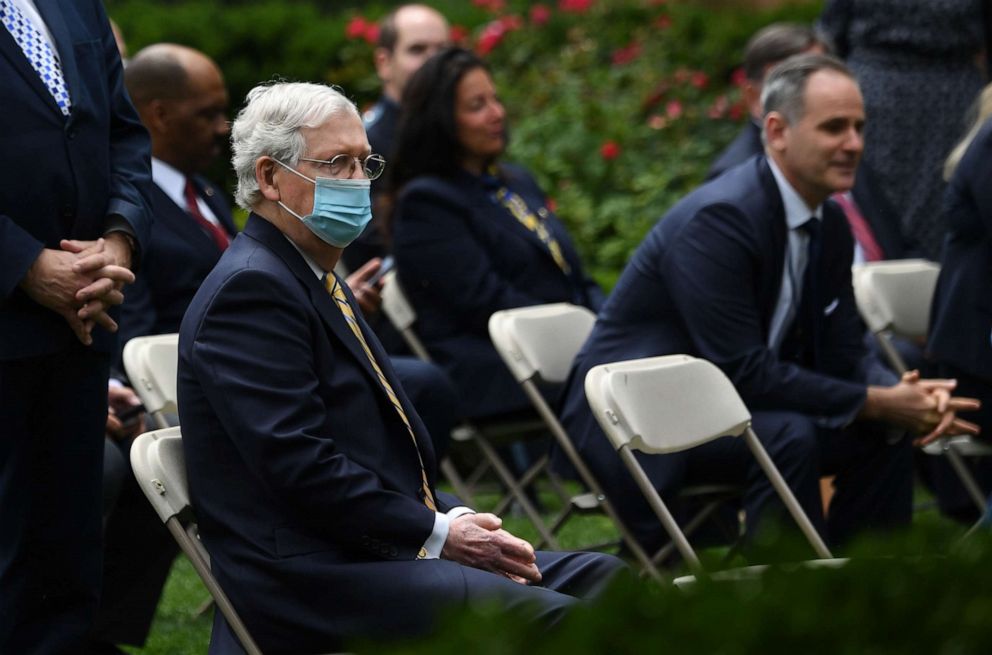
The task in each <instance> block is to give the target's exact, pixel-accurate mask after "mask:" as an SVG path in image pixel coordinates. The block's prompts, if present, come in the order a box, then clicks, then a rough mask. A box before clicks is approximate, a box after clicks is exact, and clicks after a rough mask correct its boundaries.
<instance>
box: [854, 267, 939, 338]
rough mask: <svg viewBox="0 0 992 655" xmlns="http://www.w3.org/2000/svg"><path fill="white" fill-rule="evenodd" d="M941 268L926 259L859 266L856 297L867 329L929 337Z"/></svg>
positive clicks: (855, 283)
mask: <svg viewBox="0 0 992 655" xmlns="http://www.w3.org/2000/svg"><path fill="white" fill-rule="evenodd" d="M939 274H940V266H939V265H938V264H935V263H933V262H931V261H927V260H925V259H898V260H892V261H886V262H871V263H867V264H859V265H857V266H855V267H854V268H853V269H852V281H853V283H854V298H855V301H856V302H857V304H858V311H859V312H860V313H861V317H862V318H863V319H864V321H865V323H866V324H867V325H868V329H870V330H871V331H872V332H875V333H878V332H881V331H883V330H892V331H893V332H894V333H896V334H897V335H899V336H902V337H906V338H910V339H915V338H922V337H926V334H927V328H928V325H929V321H930V304H931V302H932V301H933V292H934V288H935V287H936V286H937V276H938V275H939Z"/></svg>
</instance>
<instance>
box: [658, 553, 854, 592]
mask: <svg viewBox="0 0 992 655" xmlns="http://www.w3.org/2000/svg"><path fill="white" fill-rule="evenodd" d="M849 561H850V560H849V559H848V558H846V557H839V558H834V559H813V560H806V561H804V562H792V563H789V564H776V565H775V568H776V569H780V570H782V571H785V572H787V573H790V572H793V571H796V570H798V569H810V570H814V569H838V568H840V567H842V566H844V565H846V564H847V563H848V562H849ZM769 568H771V565H769V564H756V565H755V566H743V567H740V568H736V569H726V570H724V571H715V572H713V573H711V574H708V575H706V576H705V577H706V578H707V579H709V580H712V581H713V582H755V581H757V580H759V579H761V576H762V575H764V573H765V571H767V570H768V569H769ZM696 582H697V578H696V576H695V575H683V576H681V577H678V578H675V579H674V580H672V584H673V585H675V586H676V587H678V588H679V589H681V590H685V591H688V590H690V589H692V588H693V587H694V586H695V585H696Z"/></svg>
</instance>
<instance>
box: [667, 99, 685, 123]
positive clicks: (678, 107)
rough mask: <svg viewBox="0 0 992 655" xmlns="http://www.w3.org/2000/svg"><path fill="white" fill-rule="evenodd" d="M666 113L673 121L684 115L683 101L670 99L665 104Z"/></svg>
mask: <svg viewBox="0 0 992 655" xmlns="http://www.w3.org/2000/svg"><path fill="white" fill-rule="evenodd" d="M665 115H666V116H668V117H669V118H670V119H671V120H673V121H674V120H675V119H677V118H678V117H679V116H681V115H682V103H681V102H679V101H678V100H669V101H668V104H667V105H665Z"/></svg>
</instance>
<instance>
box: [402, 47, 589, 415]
mask: <svg viewBox="0 0 992 655" xmlns="http://www.w3.org/2000/svg"><path fill="white" fill-rule="evenodd" d="M505 119H506V113H505V111H504V110H503V105H502V104H500V101H499V97H498V95H497V93H496V89H495V88H494V86H493V81H492V78H491V77H490V75H489V71H488V69H487V67H486V65H485V63H483V61H482V60H481V59H479V58H478V57H476V56H475V55H474V54H472V53H471V52H468V51H466V50H462V49H459V48H452V49H449V50H445V51H443V52H440V53H438V54H437V55H435V56H434V57H433V58H431V59H430V60H429V61H428V62H427V63H425V64H424V65H423V66H422V67H421V68H420V70H418V71H417V73H415V74H414V76H413V77H412V78H411V79H410V81H409V82H408V83H407V86H406V90H405V91H404V94H403V101H402V116H401V118H400V122H399V126H398V128H397V135H396V144H395V150H394V156H393V161H392V162H390V169H391V171H390V175H391V178H390V184H389V188H390V190H391V195H392V198H393V201H394V206H393V213H392V238H393V254H394V257H395V258H396V267H397V271H398V275H399V278H400V282H401V283H402V285H403V288H404V290H405V291H406V293H407V294H408V295H409V297H410V300H411V302H412V303H413V306H414V307H415V309H416V310H417V316H418V320H417V326H418V332H419V333H420V336H421V338H422V339H423V340H424V342H425V344H426V346H427V349H428V350H429V351H430V352H431V354H432V356H434V357H435V358H436V359H437V361H438V362H439V363H440V364H441V366H442V367H444V368H445V369H446V370H447V372H448V374H449V375H450V376H451V377H452V379H453V380H454V382H455V385H456V387H458V389H459V391H460V392H461V397H462V413H463V414H464V415H465V416H468V417H472V418H477V417H486V416H492V415H497V414H504V413H506V412H510V411H515V410H520V409H524V408H526V407H527V406H528V402H527V399H526V398H525V396H524V395H523V393H522V392H521V390H520V387H519V385H518V384H517V383H516V382H515V381H514V380H513V378H512V377H511V376H510V374H509V372H508V371H507V369H506V366H505V365H504V364H503V362H502V361H501V360H500V358H499V355H498V354H497V353H496V351H495V349H494V348H493V346H492V343H491V342H490V340H489V332H488V327H487V326H488V321H489V317H490V315H492V313H493V312H495V311H497V310H500V309H509V308H513V307H522V306H526V305H538V304H544V303H553V302H570V303H574V304H577V305H584V306H586V307H589V308H590V309H592V310H593V311H596V310H598V308H599V306H600V304H601V303H602V300H603V294H602V292H601V291H600V289H599V288H598V287H597V286H596V284H595V283H594V282H593V281H592V280H590V279H589V278H588V277H586V275H585V273H584V272H583V269H582V264H581V262H580V261H579V257H578V254H577V253H576V251H575V249H574V247H573V246H572V243H571V240H570V239H569V237H568V234H567V232H566V231H565V228H564V226H563V225H562V224H561V223H560V222H559V221H558V219H557V218H556V217H555V216H554V214H553V213H552V212H551V211H550V209H549V208H548V206H547V199H546V197H545V195H544V193H542V191H541V190H540V189H539V188H538V186H537V184H536V183H535V182H534V180H533V178H532V177H531V176H530V175H529V174H528V173H527V172H526V171H524V170H523V169H521V168H519V167H517V166H511V165H508V164H501V163H498V160H499V158H500V156H501V155H502V154H503V152H504V150H505V149H506V145H507V136H506V134H507V133H506V122H505Z"/></svg>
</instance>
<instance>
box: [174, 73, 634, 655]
mask: <svg viewBox="0 0 992 655" xmlns="http://www.w3.org/2000/svg"><path fill="white" fill-rule="evenodd" d="M232 144H233V164H234V168H235V171H236V173H237V176H238V191H237V201H238V203H239V204H240V205H241V206H242V207H244V208H246V209H249V210H250V211H251V212H252V213H251V215H250V217H249V218H248V222H247V224H246V226H245V229H244V231H243V232H242V233H241V235H240V236H239V237H238V239H237V240H236V241H235V242H234V243H233V245H232V246H231V247H230V248H229V249H228V250H227V251H226V252H225V253H224V255H223V256H222V257H221V259H220V262H219V263H218V264H217V267H216V268H214V270H213V271H212V272H211V273H210V275H209V276H207V279H206V280H204V283H203V286H202V287H201V288H200V290H199V292H197V294H196V297H195V298H194V299H193V302H192V304H191V305H190V308H189V310H188V311H187V313H186V317H185V318H184V319H183V323H182V327H181V329H180V333H179V351H180V352H179V356H180V360H179V408H180V420H181V423H182V426H183V442H184V447H185V450H186V465H187V470H188V473H189V486H190V493H191V496H192V500H193V504H194V506H195V507H196V510H197V517H198V519H199V527H200V534H201V537H202V539H203V543H204V545H205V546H206V548H207V550H208V552H209V553H210V558H211V566H212V568H213V571H214V573H215V575H216V576H217V579H218V580H219V582H220V584H221V586H223V587H224V588H225V589H226V590H227V591H228V592H229V594H230V596H231V598H232V600H233V602H234V604H235V607H236V609H237V610H238V612H239V613H240V614H241V616H242V618H243V619H244V620H245V623H246V624H247V626H248V629H249V630H250V631H251V632H252V633H253V636H254V637H255V639H256V641H258V643H259V646H260V647H261V649H262V650H263V651H269V650H278V651H280V652H325V651H328V650H333V649H336V648H339V647H340V645H341V643H342V641H344V640H346V639H348V638H351V637H356V636H361V637H367V638H368V637H377V638H391V637H396V636H402V635H409V634H422V633H425V632H427V631H429V630H430V629H431V626H432V623H433V620H434V618H435V617H436V615H437V612H438V611H439V610H440V609H441V608H444V607H450V606H459V605H464V604H466V603H470V602H474V601H476V600H478V599H492V600H495V601H500V602H503V603H505V604H506V605H508V606H514V605H518V604H531V606H532V607H533V611H534V615H535V618H536V619H537V620H540V621H542V622H545V623H546V624H551V623H554V622H555V621H557V619H558V618H559V617H560V616H561V614H562V613H563V611H564V610H565V609H566V608H567V607H568V606H570V605H571V604H573V603H575V602H576V598H575V597H576V596H587V595H589V594H591V593H593V592H594V591H595V590H597V589H598V588H599V587H600V586H601V584H602V582H603V581H604V580H605V579H606V578H607V577H608V576H610V575H611V574H613V573H614V572H615V571H617V570H618V569H620V568H621V567H622V564H621V563H620V562H619V561H618V560H616V559H614V558H611V557H609V556H605V555H599V554H584V553H553V554H552V553H535V552H534V550H533V549H532V547H531V546H530V545H529V544H527V543H526V542H525V541H522V540H520V539H518V538H516V537H514V536H512V535H510V534H509V533H507V532H505V531H504V530H502V529H500V521H499V519H498V518H496V517H495V516H493V515H490V514H474V513H472V512H471V510H468V509H467V508H464V507H458V506H456V505H455V504H454V503H452V502H449V501H450V498H445V497H439V496H438V494H437V492H436V488H435V475H436V474H435V463H434V453H433V450H432V446H431V441H430V438H429V436H428V434H427V433H426V431H425V429H424V426H423V423H422V422H421V420H420V418H419V417H418V415H417V412H416V411H415V410H414V408H413V406H412V405H411V404H410V402H409V401H408V400H407V397H406V394H405V393H404V390H403V388H402V387H401V386H400V384H399V382H398V380H397V378H396V375H395V374H394V372H393V369H392V367H391V366H390V364H389V360H388V358H387V357H386V355H385V352H384V351H383V350H382V347H381V346H380V344H379V342H378V340H377V339H376V337H375V335H374V334H373V333H372V332H371V330H369V328H368V326H367V324H366V323H365V321H364V319H363V318H362V316H361V314H360V313H359V312H356V311H355V304H356V303H355V298H354V296H353V295H352V293H351V292H350V291H349V290H348V289H347V287H346V285H344V284H343V283H342V281H341V280H340V279H339V278H338V277H337V276H336V275H335V274H334V273H333V269H334V266H335V264H336V263H337V261H338V259H339V257H340V256H341V251H342V249H343V248H344V247H345V246H347V245H348V244H349V243H350V242H351V241H352V240H353V239H354V238H355V237H356V236H357V235H358V233H359V232H361V230H362V229H363V228H364V227H365V225H367V224H368V221H369V219H370V218H371V202H370V197H369V178H371V177H376V176H377V175H378V174H379V173H381V167H382V163H381V160H380V161H376V160H375V158H372V157H370V148H369V144H368V140H367V139H366V136H365V130H364V129H363V127H362V123H361V119H360V118H359V115H358V112H357V110H356V109H355V107H354V105H352V104H351V103H350V102H349V101H348V100H347V99H346V98H345V97H344V96H343V95H342V94H341V93H339V92H338V91H336V90H334V89H332V88H330V87H326V86H322V85H316V84H273V85H269V86H260V87H257V88H255V89H253V90H252V91H251V92H250V93H249V94H248V102H247V105H246V106H245V108H244V109H243V110H242V111H241V113H240V114H239V116H238V118H237V120H236V121H235V122H234V124H233V127H232ZM539 586H540V587H542V588H538V587H539ZM214 621H215V622H214V632H213V637H212V641H213V644H212V647H213V651H212V652H217V651H219V650H221V649H223V648H224V647H225V646H227V645H229V644H230V643H231V642H232V641H233V635H232V633H231V632H230V629H229V627H228V626H227V624H226V623H225V621H224V619H223V618H222V616H221V614H220V613H217V614H215V619H214Z"/></svg>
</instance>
